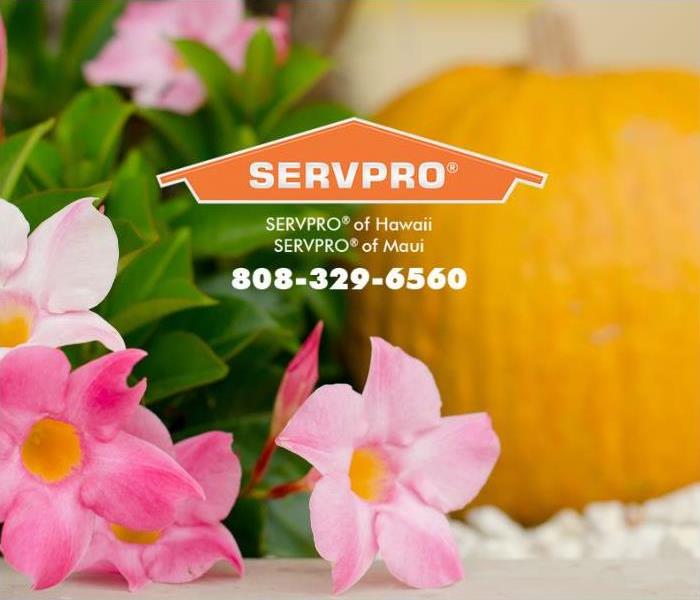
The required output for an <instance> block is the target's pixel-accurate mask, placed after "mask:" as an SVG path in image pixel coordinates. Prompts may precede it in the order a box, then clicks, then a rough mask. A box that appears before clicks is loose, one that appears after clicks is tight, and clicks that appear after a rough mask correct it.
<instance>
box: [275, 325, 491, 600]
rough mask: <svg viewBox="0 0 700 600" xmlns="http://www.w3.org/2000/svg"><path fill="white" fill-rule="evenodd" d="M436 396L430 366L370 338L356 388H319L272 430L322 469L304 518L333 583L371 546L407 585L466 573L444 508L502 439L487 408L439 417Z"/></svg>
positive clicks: (456, 503)
mask: <svg viewBox="0 0 700 600" xmlns="http://www.w3.org/2000/svg"><path fill="white" fill-rule="evenodd" d="M440 406H441V401H440V395H439V393H438V390H437V387H436V385H435V381H434V379H433V377H432V375H431V373H430V371H429V370H428V368H427V367H426V366H425V365H424V364H423V363H422V362H420V361H419V360H417V359H415V358H413V357H411V356H409V355H407V354H406V353H405V352H403V351H402V350H401V349H399V348H396V347H394V346H392V345H390V344H388V343H387V342H385V341H384V340H382V339H379V338H373V339H372V359H371V363H370V368H369V374H368V376H367V382H366V384H365V389H364V391H363V393H362V394H361V395H360V394H358V393H356V392H355V391H353V390H352V388H351V387H350V386H348V385H326V386H323V387H321V388H319V389H318V390H316V391H315V392H314V393H313V394H312V395H311V397H310V398H309V399H308V400H307V401H306V402H305V403H304V404H303V405H302V406H301V408H300V409H299V410H298V412H297V413H296V415H295V416H294V417H293V418H292V419H291V421H290V422H289V424H288V425H287V427H286V428H285V429H284V431H283V432H282V433H281V434H280V436H279V437H278V439H277V443H278V444H279V445H280V446H282V447H284V448H287V449H288V450H291V451H292V452H294V453H296V454H298V455H300V456H302V457H303V458H305V459H306V460H307V461H309V462H310V463H311V464H312V465H313V466H314V467H315V468H316V469H317V470H318V472H319V474H320V479H319V480H318V481H317V482H316V484H315V485H314V488H313V493H312V495H311V502H310V509H311V527H312V530H313V535H314V541H315V544H316V549H317V550H318V552H319V554H320V555H321V556H322V557H323V558H325V559H326V560H329V561H331V562H332V563H333V589H334V592H335V593H340V592H343V591H345V590H347V589H348V588H349V587H350V586H352V585H353V584H354V583H355V582H357V581H358V580H359V579H360V578H361V577H362V575H363V574H364V573H365V572H366V571H367V569H368V568H369V567H370V565H371V563H372V561H373V560H374V558H375V556H376V555H377V552H380V553H381V556H382V558H383V559H384V561H385V563H386V566H387V568H388V569H389V571H390V572H391V573H392V574H393V575H394V576H395V577H396V578H397V579H399V580H401V581H402V582H404V583H406V584H407V585H410V586H413V587H418V588H425V587H441V586H445V585H449V584H452V583H454V582H456V581H458V580H459V579H461V578H462V577H463V574H462V565H461V562H460V558H459V553H458V551H457V547H456V545H455V542H454V540H453V538H452V535H451V532H450V526H449V523H448V521H447V518H446V516H445V513H447V512H450V511H454V510H457V509H460V508H462V507H463V506H464V505H465V504H467V503H468V502H470V501H471V500H472V499H473V498H474V497H475V496H476V494H477V493H478V491H479V490H480V489H481V487H482V486H483V485H484V483H485V482H486V480H487V478H488V476H489V474H490V472H491V470H492V469H493V466H494V464H495V462H496V459H497V458H498V454H499V450H500V449H499V442H498V438H497V437H496V434H495V433H494V431H493V429H492V427H491V421H490V419H489V417H488V416H487V415H486V414H484V413H475V414H468V415H459V416H454V417H445V418H441V417H440Z"/></svg>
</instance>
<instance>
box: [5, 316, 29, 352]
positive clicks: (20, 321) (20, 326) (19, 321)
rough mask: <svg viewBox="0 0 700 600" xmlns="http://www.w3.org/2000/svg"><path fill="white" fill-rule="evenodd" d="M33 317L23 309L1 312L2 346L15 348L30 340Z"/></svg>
mask: <svg viewBox="0 0 700 600" xmlns="http://www.w3.org/2000/svg"><path fill="white" fill-rule="evenodd" d="M31 332H32V321H31V317H30V316H29V315H28V314H26V313H25V312H24V311H22V310H21V309H11V310H10V311H9V312H7V313H6V314H2V313H0V348H14V347H15V346H19V345H20V344H24V343H25V342H26V341H28V340H29V336H30V334H31Z"/></svg>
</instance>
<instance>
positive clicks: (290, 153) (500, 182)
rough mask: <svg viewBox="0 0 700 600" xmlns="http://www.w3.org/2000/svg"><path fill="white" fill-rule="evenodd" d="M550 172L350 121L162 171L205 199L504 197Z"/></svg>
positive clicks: (165, 178) (164, 178)
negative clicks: (519, 185)
mask: <svg viewBox="0 0 700 600" xmlns="http://www.w3.org/2000/svg"><path fill="white" fill-rule="evenodd" d="M545 180H546V175H545V174H543V173H540V172H538V171H534V170H532V169H529V168H527V167H521V166H518V165H513V164H510V163H506V162H503V161H501V160H498V159H495V158H490V157H487V156H483V155H480V154H476V153H474V152H469V151H467V150H463V149H461V148H456V147H454V146H448V145H446V144H442V143H439V142H435V141H432V140H428V139H425V138H421V137H418V136H415V135H411V134H408V133H404V132H401V131H397V130H395V129H391V128H388V127H384V126H381V125H377V124H375V123H370V122H368V121H364V120H362V119H357V118H353V119H347V120H345V121H339V122H338V123H334V124H332V125H327V126H325V127H319V128H318V129H313V130H311V131H307V132H304V133H300V134H297V135H293V136H290V137H287V138H283V139H281V140H277V141H274V142H269V143H267V144H262V145H260V146H255V147H253V148H249V149H246V150H242V151H240V152H234V153H232V154H227V155H225V156H221V157H219V158H214V159H211V160H208V161H204V162H201V163H198V164H195V165H191V166H189V167H184V168H181V169H176V170H175V171H170V172H168V173H162V174H160V175H158V181H159V183H160V185H161V187H165V186H168V185H173V184H176V183H181V182H184V183H186V184H187V186H188V187H189V189H190V191H191V192H192V194H193V195H194V197H195V198H196V199H197V201H198V202H200V203H222V202H224V203H226V202H228V203H235V202H242V203H251V202H253V203H258V202H269V203H290V202H291V203H309V202H323V203H336V202H340V203H387V202H390V203H436V202H439V203H485V202H488V203H498V202H505V201H506V200H507V199H508V196H509V195H510V194H511V192H512V191H513V189H514V188H515V187H516V185H517V184H518V183H523V184H525V185H530V186H535V187H542V186H543V185H544V183H545Z"/></svg>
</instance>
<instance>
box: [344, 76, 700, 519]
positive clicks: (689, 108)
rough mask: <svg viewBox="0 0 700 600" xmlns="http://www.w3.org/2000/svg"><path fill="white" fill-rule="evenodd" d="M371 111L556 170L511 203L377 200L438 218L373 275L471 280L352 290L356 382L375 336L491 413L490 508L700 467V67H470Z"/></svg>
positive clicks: (579, 500) (471, 407)
mask: <svg viewBox="0 0 700 600" xmlns="http://www.w3.org/2000/svg"><path fill="white" fill-rule="evenodd" d="M375 120H376V121H377V122H380V123H384V124H386V125H389V126H392V127H395V128H398V129H402V130H405V131H409V132H413V133H417V134H419V135H422V136H425V137H428V138H432V139H435V140H439V141H442V142H446V143H449V144H453V145H456V146H460V147H464V148H467V149H470V150H474V151H477V152H481V153H484V154H487V155H490V156H494V157H497V158H500V159H503V160H507V161H511V162H515V163H519V164H522V165H527V166H530V167H532V168H535V169H538V170H540V171H544V172H546V173H548V174H549V179H548V182H547V184H546V187H545V188H544V189H543V190H537V189H531V188H526V187H524V186H519V187H518V188H517V189H516V191H515V192H514V193H513V195H512V196H511V198H510V200H509V201H508V202H507V203H506V204H504V205H497V206H495V205H494V206H488V205H480V206H475V205H472V206H448V205H444V206H443V205H438V206H430V207H416V206H413V205H410V206H409V205H406V206H381V207H374V208H372V209H371V211H372V213H373V214H377V215H382V216H389V217H392V218H408V217H411V216H424V215H430V216H432V218H433V222H434V231H433V233H432V234H424V237H425V240H426V246H427V248H426V251H425V253H424V254H422V255H411V256H405V255H404V256H397V255H387V254H385V255H367V256H365V257H364V258H363V261H364V266H366V267H367V268H369V269H370V270H371V271H372V272H373V273H377V274H379V273H382V272H386V271H388V269H389V268H391V267H394V266H404V267H409V266H423V267H425V268H432V267H436V266H441V267H451V266H461V267H464V268H465V269H466V271H467V272H468V274H469V284H468V286H467V288H466V289H465V290H462V291H458V292H452V291H439V292H434V291H426V290H423V291H420V292H416V291H388V290H382V289H380V288H372V289H366V290H365V291H363V292H362V293H357V292H355V293H353V296H352V298H353V306H352V310H351V315H352V316H351V320H352V323H351V326H350V329H351V332H352V334H353V336H354V340H353V342H352V344H349V346H350V347H351V348H354V349H356V350H355V351H354V352H355V353H354V354H353V355H352V364H353V365H354V366H355V368H356V370H357V373H358V378H359V377H362V375H363V370H364V369H365V368H366V367H365V365H366V364H367V363H366V360H367V355H366V353H364V354H363V352H362V351H364V350H366V349H367V348H368V343H367V342H366V338H367V336H368V335H380V336H383V337H385V338H387V339H388V340H390V341H391V342H392V343H394V344H397V345H400V346H402V347H403V348H405V349H406V351H408V352H409V353H412V354H414V355H416V356H418V357H420V358H421V359H422V360H424V361H425V362H426V363H427V364H428V365H429V366H430V367H431V369H432V370H433V372H434V374H435V376H436V379H437V382H438V385H439V386H440V389H441V391H442V394H443V400H444V404H445V409H446V411H447V412H448V413H457V412H464V411H479V410H486V411H488V412H489V413H490V414H491V415H492V417H493V420H494V424H495V428H496V430H497V431H498V432H499V434H500V436H501V441H502V447H503V450H502V457H501V459H500V461H499V464H498V465H497V466H496V469H495V471H494V474H493V476H492V479H491V480H490V482H489V483H488V484H487V486H486V488H485V489H484V492H483V493H482V495H481V496H480V497H479V501H480V502H482V503H495V504H497V505H499V506H501V507H503V508H504V509H506V510H507V511H508V512H509V513H510V514H511V515H513V516H514V517H516V518H517V519H520V520H521V521H523V522H537V521H541V520H543V519H545V518H546V517H548V516H549V515H551V514H552V513H553V512H555V511H556V510H557V509H559V508H561V507H581V506H582V505H583V504H585V503H586V502H589V501H592V500H598V499H610V498H615V499H620V500H626V501H632V500H642V499H645V498H648V497H651V496H655V495H658V494H662V493H664V492H667V491H669V490H672V489H674V488H677V487H679V486H682V485H684V484H687V483H689V482H691V481H694V480H697V479H698V478H700V234H699V229H700V162H699V161H700V145H699V142H698V140H699V136H698V133H699V132H700V83H699V79H698V77H697V76H695V75H692V74H687V73H682V72H671V71H644V72H625V73H601V74H547V73H545V72H541V71H536V70H529V69H525V68H497V67H494V68H488V67H465V68H460V69H456V70H453V71H451V72H448V73H445V74H443V75H441V76H439V77H437V78H436V79H434V80H432V81H429V82H427V83H425V84H424V85H421V86H419V87H418V88H416V89H414V90H412V91H410V92H408V93H407V94H405V95H404V96H402V97H401V98H399V99H398V100H396V101H395V102H393V103H391V104H390V105H389V106H388V107H386V108H385V109H384V110H382V111H381V112H380V113H379V115H377V116H376V118H375ZM415 235H416V234H411V233H399V234H397V236H396V237H398V238H400V239H401V240H405V241H409V240H414V239H415ZM419 237H420V236H419Z"/></svg>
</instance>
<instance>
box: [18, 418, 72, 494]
mask: <svg viewBox="0 0 700 600" xmlns="http://www.w3.org/2000/svg"><path fill="white" fill-rule="evenodd" d="M81 459H82V452H81V449H80V438H79V437H78V432H77V431H76V430H75V427H73V426H72V425H70V424H69V423H64V422H63V421H56V420H55V419H49V418H45V419H42V420H41V421H37V422H36V423H35V424H34V426H33V427H32V429H31V431H30V432H29V435H28V436H27V438H26V439H25V440H24V444H22V463H23V464H24V467H25V468H26V469H27V471H29V472H30V473H31V474H32V475H36V476H37V477H39V478H40V479H42V480H43V481H45V482H46V483H57V482H59V481H61V480H63V479H65V478H66V477H68V476H69V475H71V473H72V472H73V470H74V469H75V468H76V467H78V466H79V465H80V461H81Z"/></svg>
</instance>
